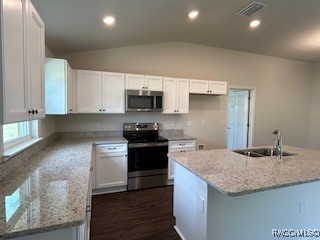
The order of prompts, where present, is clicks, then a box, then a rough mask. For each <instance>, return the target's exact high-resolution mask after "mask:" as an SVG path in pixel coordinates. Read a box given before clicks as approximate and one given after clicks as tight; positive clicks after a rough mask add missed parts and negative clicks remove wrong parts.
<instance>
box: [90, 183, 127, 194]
mask: <svg viewBox="0 0 320 240" xmlns="http://www.w3.org/2000/svg"><path fill="white" fill-rule="evenodd" d="M124 191H127V185H125V186H119V187H110V188H96V189H93V190H92V195H100V194H106V193H116V192H124Z"/></svg>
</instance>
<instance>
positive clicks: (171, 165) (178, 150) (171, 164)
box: [168, 148, 195, 180]
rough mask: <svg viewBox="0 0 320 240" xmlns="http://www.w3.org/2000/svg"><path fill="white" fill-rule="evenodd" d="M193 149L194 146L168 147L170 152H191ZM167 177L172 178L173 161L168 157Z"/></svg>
mask: <svg viewBox="0 0 320 240" xmlns="http://www.w3.org/2000/svg"><path fill="white" fill-rule="evenodd" d="M193 151H195V149H194V148H174V149H169V152H170V153H173V152H193ZM168 179H169V180H170V179H174V161H172V160H171V159H170V158H169V162H168Z"/></svg>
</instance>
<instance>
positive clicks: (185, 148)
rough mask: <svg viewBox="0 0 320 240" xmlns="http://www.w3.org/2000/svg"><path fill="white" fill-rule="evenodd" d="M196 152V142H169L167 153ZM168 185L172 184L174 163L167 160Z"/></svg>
mask: <svg viewBox="0 0 320 240" xmlns="http://www.w3.org/2000/svg"><path fill="white" fill-rule="evenodd" d="M195 150H196V140H181V141H169V149H168V151H169V153H172V152H192V151H195ZM168 161H169V162H168V180H169V181H168V184H172V183H173V181H172V180H173V179H174V162H173V161H172V160H171V159H169V160H168Z"/></svg>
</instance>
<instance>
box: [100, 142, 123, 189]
mask: <svg viewBox="0 0 320 240" xmlns="http://www.w3.org/2000/svg"><path fill="white" fill-rule="evenodd" d="M95 166H96V169H95V170H96V171H95V175H96V186H95V191H94V194H98V193H107V192H118V191H125V190H126V189H127V181H128V173H127V169H128V160H127V144H103V145H97V147H96V163H95Z"/></svg>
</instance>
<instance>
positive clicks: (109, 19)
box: [103, 16, 115, 26]
mask: <svg viewBox="0 0 320 240" xmlns="http://www.w3.org/2000/svg"><path fill="white" fill-rule="evenodd" d="M103 22H104V23H105V24H107V25H109V26H111V25H113V24H114V22H115V18H114V17H112V16H107V17H105V18H104V19H103Z"/></svg>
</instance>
